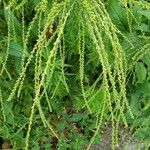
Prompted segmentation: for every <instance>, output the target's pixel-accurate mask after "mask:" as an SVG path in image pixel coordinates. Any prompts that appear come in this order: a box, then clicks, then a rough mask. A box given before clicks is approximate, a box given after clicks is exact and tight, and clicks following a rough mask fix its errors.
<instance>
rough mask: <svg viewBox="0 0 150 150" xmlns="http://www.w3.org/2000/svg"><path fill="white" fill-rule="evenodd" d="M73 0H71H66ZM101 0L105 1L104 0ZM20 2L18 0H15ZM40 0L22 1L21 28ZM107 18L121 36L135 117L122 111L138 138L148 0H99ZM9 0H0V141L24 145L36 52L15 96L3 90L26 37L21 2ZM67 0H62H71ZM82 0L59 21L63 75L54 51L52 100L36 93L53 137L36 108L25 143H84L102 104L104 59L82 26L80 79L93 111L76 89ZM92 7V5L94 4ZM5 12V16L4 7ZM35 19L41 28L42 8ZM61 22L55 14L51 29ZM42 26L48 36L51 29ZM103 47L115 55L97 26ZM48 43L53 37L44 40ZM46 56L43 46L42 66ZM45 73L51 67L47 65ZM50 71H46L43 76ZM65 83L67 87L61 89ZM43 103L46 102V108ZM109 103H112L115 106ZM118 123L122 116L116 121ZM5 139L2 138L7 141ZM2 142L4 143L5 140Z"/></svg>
mask: <svg viewBox="0 0 150 150" xmlns="http://www.w3.org/2000/svg"><path fill="white" fill-rule="evenodd" d="M72 2H73V1H70V3H72ZM102 2H103V1H102ZM18 3H20V2H18ZM38 3H39V1H38V0H32V1H29V2H28V3H25V5H24V28H25V33H27V31H28V28H29V27H30V23H31V21H32V19H33V18H34V15H35V14H36V10H35V7H36V6H37V4H38ZM53 3H59V2H53V1H48V6H47V8H46V10H45V15H48V12H49V9H51V8H52V6H53V5H52V4H53ZM103 3H104V4H105V7H106V10H107V11H108V13H109V16H110V18H111V20H112V22H113V24H114V25H115V26H116V27H117V29H118V30H119V31H120V32H121V33H122V34H123V35H124V36H125V37H126V38H124V37H123V36H122V35H120V34H118V39H119V43H120V44H121V46H122V48H123V51H124V52H125V55H126V60H127V61H126V65H127V66H126V67H127V72H126V75H127V82H126V89H127V99H128V102H129V104H130V107H131V111H132V112H133V115H134V116H135V117H134V119H133V118H131V116H130V115H129V112H128V110H126V112H125V117H126V118H127V123H128V124H129V130H130V132H131V135H133V136H135V138H136V139H138V140H139V141H142V142H144V143H150V44H149V43H150V7H149V6H150V3H149V2H148V1H135V3H133V2H132V1H131V2H129V3H128V4H127V5H125V3H123V1H118V0H109V1H105V2H103ZM7 5H8V2H7V1H0V66H1V69H2V66H3V63H4V61H5V59H6V57H7V55H8V59H7V63H6V66H5V69H4V72H3V74H1V76H0V100H1V109H0V114H1V115H0V137H1V144H3V146H4V145H6V143H7V142H8V143H9V144H10V142H11V145H12V147H13V149H23V148H24V147H25V137H26V132H27V130H28V129H27V128H28V121H29V117H30V113H31V107H32V103H33V98H34V94H35V93H34V73H35V72H34V67H35V66H34V64H35V57H34V59H33V60H32V61H31V63H30V65H29V67H28V68H27V71H26V77H25V80H24V83H23V87H22V90H21V94H20V97H19V98H18V97H17V95H16V96H14V97H13V99H12V100H11V101H7V100H8V96H9V95H10V93H11V90H12V89H13V87H14V84H15V82H16V80H17V78H18V77H19V75H20V73H21V69H22V68H21V63H22V55H23V49H24V48H23V47H24V45H23V44H24V41H22V14H21V10H17V9H15V7H16V8H17V6H18V4H17V2H16V5H14V6H15V7H14V8H12V9H11V10H9V9H8V7H7ZM70 6H71V5H68V7H70ZM79 6H80V2H79V1H77V2H75V5H74V8H73V9H72V11H71V13H70V16H69V18H68V21H67V23H66V26H65V28H64V38H65V41H64V42H65V48H66V51H65V61H64V71H65V77H66V82H67V87H66V82H64V79H63V76H62V68H61V63H62V62H61V60H62V59H61V54H59V56H58V57H56V60H55V68H54V74H53V77H52V80H51V82H49V83H48V87H47V96H48V97H49V100H50V104H51V106H48V104H47V102H46V99H47V97H46V95H44V96H43V97H42V98H41V105H42V109H43V111H44V114H45V116H46V118H47V120H48V121H49V122H50V123H51V124H52V126H53V128H54V130H55V131H57V133H58V135H59V139H57V138H56V137H54V136H53V134H52V133H51V132H50V131H49V129H47V128H44V126H43V123H42V121H41V118H40V116H39V112H38V110H36V111H35V115H34V119H33V124H32V131H31V133H30V137H31V138H30V142H29V144H30V148H31V147H32V149H35V150H38V149H61V150H67V149H71V150H82V149H85V147H86V146H87V145H88V143H89V141H90V139H91V137H92V136H93V134H94V131H95V124H96V123H97V121H98V120H97V118H98V117H97V116H98V115H99V112H100V111H101V109H102V108H101V107H100V106H101V105H102V103H103V99H104V89H103V88H99V87H100V86H101V85H102V78H103V77H102V76H101V73H102V71H103V70H102V65H101V63H100V61H99V57H98V55H97V51H96V50H95V49H94V48H93V44H91V43H92V38H91V34H90V32H89V31H88V29H85V33H86V34H85V51H86V52H85V56H84V59H85V60H84V62H85V63H84V87H85V91H86V92H85V93H86V96H87V97H88V99H89V105H90V107H91V110H92V112H93V113H92V114H89V113H88V111H87V109H86V108H85V107H83V106H84V101H83V98H82V92H81V87H80V73H79V69H80V61H79V57H80V55H79V52H78V47H79V43H78V40H79V35H80V34H82V33H81V31H80V30H79V27H78V23H77V22H80V20H81V18H82V17H83V18H84V16H82V11H83V9H81V8H80V7H79ZM95 7H97V6H95ZM8 14H9V15H10V16H11V17H10V18H11V20H9V17H8V16H9V15H8ZM42 17H43V18H42V19H43V20H42V22H41V28H43V27H44V25H45V24H44V22H45V20H44V16H42ZM9 21H10V22H11V24H10V29H9V30H10V31H9V34H10V43H9V44H10V46H9V53H8V54H7V44H8V42H7V41H8V38H7V37H8V22H9ZM38 21H39V18H38V19H37V20H36V21H35V24H34V26H33V28H32V30H31V34H30V38H29V42H28V47H27V51H25V59H27V58H28V57H29V56H30V53H31V51H32V49H33V47H34V45H35V43H36V40H37V38H38V31H37V30H38ZM57 25H59V22H58V18H56V20H55V24H54V26H53V30H54V31H55V28H56V29H57ZM54 31H49V32H48V33H47V38H48V37H50V36H51V34H52V33H51V32H54ZM103 40H104V41H105V45H106V49H107V50H108V51H109V53H108V59H109V63H110V64H112V70H115V68H113V63H114V59H115V58H114V55H113V51H112V45H111V43H110V40H109V39H108V37H107V35H105V33H103ZM49 47H50V49H51V48H52V47H53V41H52V43H50V45H49ZM48 56H49V51H48V50H45V51H44V52H43V53H42V63H43V64H42V67H43V68H44V67H45V64H46V62H47V59H48ZM47 74H50V70H49V72H48V73H47ZM48 78H49V76H48V77H47V82H48V81H49V80H48ZM97 79H99V80H98V82H97V83H96V85H95V88H93V89H94V90H93V89H91V87H92V85H93V84H95V81H96V80H97ZM67 89H69V91H67ZM49 107H51V108H52V111H51V112H50V109H51V108H50V109H49ZM115 107H116V106H115V105H114V108H113V109H114V110H115ZM105 122H107V123H108V124H109V123H110V124H111V117H110V110H109V109H108V108H107V107H106V108H105V111H104V119H103V122H102V127H104V126H105ZM120 124H122V122H120ZM100 140H101V135H100V134H98V136H97V137H96V138H95V143H99V141H100ZM8 143H7V144H8ZM9 144H8V145H9Z"/></svg>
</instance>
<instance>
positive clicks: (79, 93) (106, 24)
mask: <svg viewBox="0 0 150 150" xmlns="http://www.w3.org/2000/svg"><path fill="white" fill-rule="evenodd" d="M117 2H118V3H119V4H120V5H121V7H122V8H123V9H124V10H125V11H124V12H126V15H125V16H126V18H124V19H126V21H127V23H126V24H127V26H128V30H129V31H125V32H129V33H130V34H131V35H132V36H134V35H133V30H134V26H133V23H134V22H136V24H137V25H138V26H139V24H138V21H137V20H136V17H135V15H134V11H133V10H132V9H131V8H130V7H131V6H132V5H133V4H136V5H139V6H142V8H144V9H147V8H148V7H147V6H146V5H149V4H148V3H147V2H144V3H143V4H142V3H141V2H139V1H133V0H130V2H128V1H127V0H120V1H119V0H118V1H117ZM107 3H108V1H107V2H104V1H101V0H91V1H89V0H82V1H78V0H63V1H48V0H39V1H33V2H32V1H31V2H30V1H27V0H22V1H21V2H18V1H14V0H11V1H9V5H8V8H7V9H8V21H7V24H8V31H7V32H8V33H7V49H6V55H5V61H4V62H3V63H2V69H1V71H0V76H4V71H6V73H7V75H8V76H9V78H10V79H11V80H13V81H14V82H12V83H11V85H12V84H14V86H13V88H12V90H11V92H10V89H9V90H8V91H9V92H10V95H9V96H8V98H7V101H8V103H13V104H14V105H15V104H16V103H18V101H20V103H24V101H25V100H24V95H27V93H28V94H29V95H30V94H31V95H30V96H29V97H30V99H31V105H27V106H30V108H29V109H28V111H30V113H29V115H28V118H29V120H28V121H27V122H26V124H27V129H25V132H27V134H26V137H25V149H26V150H28V149H30V142H29V141H30V136H31V135H32V129H33V132H34V128H33V126H34V125H35V122H34V119H35V118H36V116H37V114H38V116H39V118H40V119H41V122H42V125H43V127H44V128H45V129H48V131H49V130H50V135H51V136H52V137H56V139H59V138H60V137H61V135H62V134H61V133H60V131H59V130H57V129H58V128H57V124H55V119H54V120H53V119H51V117H49V114H50V115H51V114H53V113H56V116H55V118H57V119H56V120H58V122H59V121H61V119H62V118H61V117H63V116H61V115H64V114H65V115H66V114H67V115H69V119H68V120H67V121H64V122H65V123H64V124H66V125H68V124H69V125H70V126H71V125H72V124H73V125H72V126H73V127H75V132H76V130H77V132H78V133H79V135H80V136H83V135H84V133H82V131H78V130H80V128H82V127H80V124H79V125H78V121H77V122H75V123H74V122H73V123H70V122H69V121H70V120H71V119H70V118H71V117H72V116H71V115H74V111H76V108H75V107H76V105H73V104H74V103H75V104H76V99H79V101H80V102H81V103H82V104H81V107H80V108H81V111H83V110H86V113H87V115H89V116H90V115H91V116H92V115H94V117H95V120H96V121H93V123H94V125H93V126H95V128H92V130H93V131H92V135H90V137H89V136H88V139H89V138H91V140H90V142H89V143H88V146H87V147H86V148H87V149H88V150H89V149H90V148H91V146H92V145H93V143H94V141H95V138H96V137H97V135H98V134H99V131H100V129H101V128H102V127H103V124H104V122H105V121H106V120H107V119H106V116H107V117H108V116H109V117H108V118H109V121H110V124H111V125H112V137H111V138H112V139H111V141H112V145H111V147H112V149H115V148H116V146H119V139H118V134H119V127H120V123H122V122H123V124H124V125H125V126H126V127H127V126H128V119H127V118H126V116H127V115H126V113H127V112H128V113H129V116H130V117H131V118H132V119H134V115H133V113H132V109H131V108H130V105H129V101H128V99H127V87H126V86H127V84H128V82H127V81H126V80H127V79H128V74H129V73H130V71H131V70H132V68H133V67H134V66H135V65H136V63H137V62H138V61H139V60H140V59H141V58H142V57H143V56H144V55H145V54H147V53H148V52H149V49H150V44H149V43H148V36H147V35H146V34H145V33H144V32H143V31H141V35H142V38H143V39H144V37H145V42H144V43H143V45H142V46H141V47H139V49H136V48H135V47H134V42H133V43H132V40H130V39H128V35H127V34H124V33H123V32H122V31H120V29H119V28H118V27H117V26H116V25H115V24H114V23H113V21H112V20H113V19H112V18H111V15H110V14H109V12H108V10H107V9H108V8H107ZM128 3H129V4H130V5H129V6H130V7H128ZM30 4H33V5H34V6H35V5H36V7H35V8H32V9H33V10H32V11H33V12H32V13H33V14H32V15H31V14H30V13H29V14H30V15H31V18H29V20H30V21H28V20H26V19H27V16H26V15H28V14H26V13H27V11H28V9H27V8H26V6H27V5H30ZM11 12H13V13H14V14H15V13H16V12H17V13H18V14H19V15H18V16H17V15H16V16H17V17H18V18H20V20H21V21H20V22H21V23H20V24H21V29H20V30H21V33H20V34H21V35H19V36H18V34H19V33H17V27H15V20H14V18H13V16H12V15H11ZM75 13H76V14H75ZM74 18H75V20H74ZM70 22H71V23H72V22H74V23H72V24H71V23H70ZM126 35H127V37H126ZM20 37H21V38H20ZM12 39H13V40H14V41H15V42H16V43H17V42H18V41H19V40H21V43H22V47H23V50H22V55H21V58H20V59H21V63H20V68H21V71H20V73H19V72H17V75H18V78H17V79H16V80H15V79H14V77H11V75H12V74H11V73H9V72H8V70H10V69H8V70H7V66H6V65H7V64H8V63H9V62H8V60H9V59H10V60H11V59H12V58H11V57H10V58H9V55H10V54H9V53H10V50H11V49H10V47H11V46H10V45H11V40H12ZM106 39H107V42H106ZM122 41H125V42H126V43H127V44H128V46H129V47H130V49H131V50H133V49H136V50H134V51H133V52H132V53H130V57H132V59H131V60H129V61H128V60H127V58H128V55H129V54H127V53H126V52H125V48H124V47H123V46H122V45H123V44H122ZM108 43H109V44H108ZM93 55H94V56H93ZM95 55H96V56H95ZM89 56H93V57H94V59H93V60H94V61H97V62H96V63H95V64H96V65H97V66H96V65H95V66H94V65H93V64H94V63H93V62H92V61H93V60H92V61H89V60H88V59H89V58H90V57H89ZM95 57H96V59H95ZM70 61H71V62H70ZM10 62H11V61H10ZM12 62H13V61H12ZM87 62H88V63H87ZM91 62H92V63H91ZM12 64H13V63H12ZM69 65H70V66H71V67H70V66H69ZM8 66H9V65H8ZM66 66H67V67H66ZM68 66H69V67H70V68H69V67H68ZM14 72H15V71H14ZM30 75H31V77H30ZM58 76H59V77H58ZM28 78H29V79H28ZM74 80H75V81H74ZM32 81H33V82H32ZM30 82H32V83H30ZM28 83H29V84H28ZM27 84H28V86H31V89H32V90H31V91H29V89H27V90H26V89H25V88H24V87H26V85H27ZM60 90H61V91H63V92H62V93H63V94H62V93H61V92H60V94H58V92H59V91H60ZM71 90H72V91H71ZM28 91H29V92H28ZM71 94H72V95H71ZM60 95H61V96H60ZM5 97H6V96H5ZM60 97H61V98H60ZM25 98H26V97H25ZM27 99H28V97H27ZM68 100H69V101H68ZM66 101H67V102H66ZM0 103H1V108H2V109H1V110H2V116H3V120H4V122H5V121H6V116H5V109H4V106H5V105H4V104H5V103H4V101H3V99H2V88H1V87H0ZM56 103H58V108H56V107H57V104H56ZM68 103H69V105H68ZM95 103H97V104H95ZM45 105H46V107H45ZM60 105H62V106H61V107H63V109H62V110H61V109H60V110H58V109H59V106H60ZM70 105H71V106H72V108H70ZM93 106H95V107H93ZM68 107H69V108H68ZM45 108H46V109H45ZM148 108H149V105H146V107H145V109H148ZM36 109H37V111H36ZM57 111H61V114H60V112H59V113H58V112H57ZM63 111H64V112H63ZM78 111H80V110H78ZM57 113H58V114H57ZM75 113H76V112H75ZM79 117H80V116H79ZM77 119H78V118H77ZM79 119H80V118H79ZM81 120H82V119H81ZM66 122H67V123H68V124H67V123H66ZM58 124H59V123H58ZM58 126H59V125H58ZM64 126H65V125H64ZM72 126H71V128H72ZM81 126H82V125H81ZM83 126H85V128H86V125H83ZM61 128H64V130H65V131H64V132H65V133H63V134H64V135H63V136H64V137H65V138H64V139H65V140H68V139H69V138H70V137H69V136H68V134H70V133H69V132H70V131H67V129H66V127H61ZM83 130H84V129H83ZM71 132H72V131H71ZM42 140H43V139H42ZM69 140H70V139H69ZM69 142H71V140H70V141H69ZM56 143H57V142H56ZM74 145H75V144H74Z"/></svg>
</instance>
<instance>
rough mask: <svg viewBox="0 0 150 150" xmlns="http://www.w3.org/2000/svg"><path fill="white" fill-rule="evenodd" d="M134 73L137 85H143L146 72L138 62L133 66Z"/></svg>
mask: <svg viewBox="0 0 150 150" xmlns="http://www.w3.org/2000/svg"><path fill="white" fill-rule="evenodd" d="M135 72H136V76H137V79H138V81H137V83H143V82H144V81H145V79H146V75H147V71H146V68H145V66H144V64H143V63H142V62H138V63H137V64H136V66H135Z"/></svg>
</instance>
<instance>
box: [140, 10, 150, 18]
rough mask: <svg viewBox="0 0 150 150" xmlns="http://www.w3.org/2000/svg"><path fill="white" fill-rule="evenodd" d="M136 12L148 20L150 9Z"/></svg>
mask: <svg viewBox="0 0 150 150" xmlns="http://www.w3.org/2000/svg"><path fill="white" fill-rule="evenodd" d="M138 13H139V14H141V15H143V16H145V17H146V18H147V19H148V20H150V10H141V11H138Z"/></svg>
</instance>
